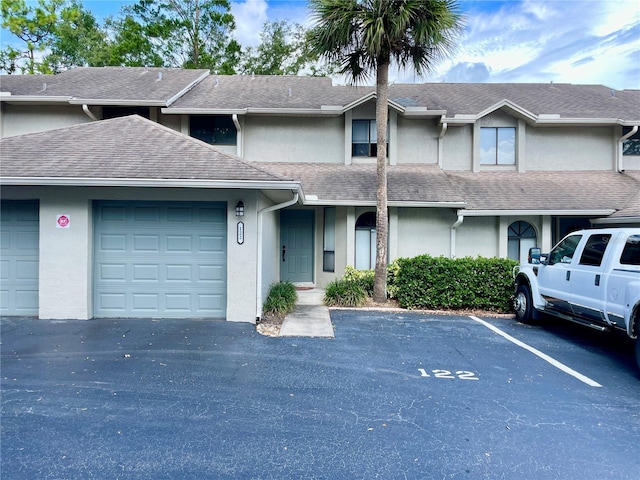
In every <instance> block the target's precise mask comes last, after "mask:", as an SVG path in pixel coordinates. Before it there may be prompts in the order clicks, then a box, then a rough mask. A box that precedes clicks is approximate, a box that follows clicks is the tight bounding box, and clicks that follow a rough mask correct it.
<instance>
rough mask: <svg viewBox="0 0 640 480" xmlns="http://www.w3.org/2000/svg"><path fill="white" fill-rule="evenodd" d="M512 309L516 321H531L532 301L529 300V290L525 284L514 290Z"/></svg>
mask: <svg viewBox="0 0 640 480" xmlns="http://www.w3.org/2000/svg"><path fill="white" fill-rule="evenodd" d="M513 309H514V310H515V312H516V320H518V321H519V322H521V323H531V322H532V321H533V301H532V300H531V288H530V287H529V285H527V284H526V283H521V284H520V285H519V286H518V289H517V290H516V297H515V298H514V299H513Z"/></svg>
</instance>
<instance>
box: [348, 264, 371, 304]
mask: <svg viewBox="0 0 640 480" xmlns="http://www.w3.org/2000/svg"><path fill="white" fill-rule="evenodd" d="M374 276H375V271H374V270H356V269H355V267H352V266H351V265H347V266H346V268H345V269H344V275H343V276H342V280H345V281H347V282H352V283H356V284H358V285H360V286H361V287H362V289H363V290H364V292H365V294H366V295H367V296H369V297H371V296H373V279H374Z"/></svg>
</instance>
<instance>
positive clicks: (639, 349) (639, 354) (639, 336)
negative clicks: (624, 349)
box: [634, 314, 640, 372]
mask: <svg viewBox="0 0 640 480" xmlns="http://www.w3.org/2000/svg"><path fill="white" fill-rule="evenodd" d="M635 322H636V323H635V328H634V332H635V334H636V341H635V346H636V348H635V351H636V366H637V367H638V371H639V372H640V314H638V315H636V320H635Z"/></svg>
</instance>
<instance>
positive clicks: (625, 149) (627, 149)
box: [622, 127, 640, 155]
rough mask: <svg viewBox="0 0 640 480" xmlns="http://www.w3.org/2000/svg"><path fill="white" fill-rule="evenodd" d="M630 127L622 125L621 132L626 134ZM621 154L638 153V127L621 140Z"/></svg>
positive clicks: (639, 131)
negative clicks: (634, 131)
mask: <svg viewBox="0 0 640 480" xmlns="http://www.w3.org/2000/svg"><path fill="white" fill-rule="evenodd" d="M630 131H631V127H622V134H623V135H626V134H627V133H629V132H630ZM622 154H623V155H640V129H639V130H638V131H637V132H636V133H634V134H633V135H631V136H630V137H629V138H627V139H626V140H625V141H624V142H622Z"/></svg>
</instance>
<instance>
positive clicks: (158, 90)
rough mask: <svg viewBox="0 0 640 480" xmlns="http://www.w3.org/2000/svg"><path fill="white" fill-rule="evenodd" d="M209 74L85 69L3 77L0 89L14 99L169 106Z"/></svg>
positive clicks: (134, 69)
mask: <svg viewBox="0 0 640 480" xmlns="http://www.w3.org/2000/svg"><path fill="white" fill-rule="evenodd" d="M208 74H209V71H208V70H184V69H179V68H146V67H126V68H125V67H101V68H91V67H81V68H73V69H70V70H66V71H64V72H62V73H60V74H58V75H8V76H2V80H1V81H0V90H1V91H3V92H10V93H11V95H12V96H13V95H30V96H31V95H35V96H66V97H70V98H72V99H75V100H76V101H78V102H81V101H82V100H99V101H102V102H97V103H114V104H117V101H119V102H121V103H124V102H132V101H133V102H137V104H139V105H145V104H149V103H153V104H156V103H158V104H162V105H168V104H169V102H170V101H171V100H172V99H174V97H176V96H177V95H179V94H181V93H184V92H185V91H186V90H188V89H189V88H191V87H192V86H194V85H195V84H196V83H197V82H198V81H200V80H202V79H203V78H204V77H206V76H207V75H208ZM45 85H46V87H45ZM114 101H115V102H114Z"/></svg>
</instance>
